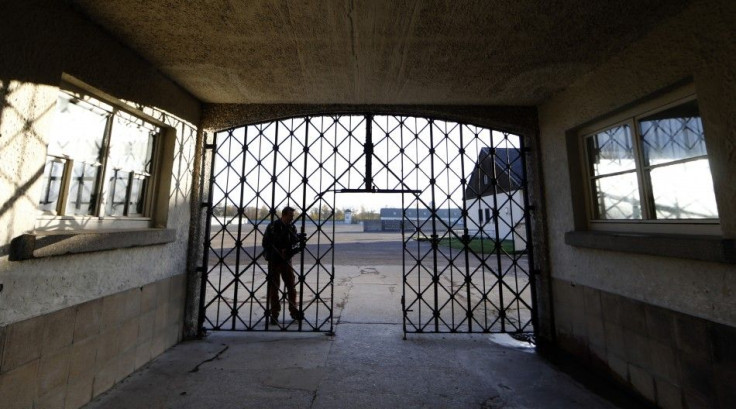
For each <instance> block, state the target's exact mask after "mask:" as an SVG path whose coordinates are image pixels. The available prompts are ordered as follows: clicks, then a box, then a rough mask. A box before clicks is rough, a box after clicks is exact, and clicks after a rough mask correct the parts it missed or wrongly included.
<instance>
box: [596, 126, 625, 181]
mask: <svg viewBox="0 0 736 409" xmlns="http://www.w3.org/2000/svg"><path fill="white" fill-rule="evenodd" d="M586 144H587V145H588V146H587V148H588V166H589V169H590V174H591V175H593V176H602V175H610V174H611V173H617V172H624V171H628V170H633V169H634V168H635V166H636V163H635V161H634V145H633V142H632V139H631V129H630V127H629V126H628V125H621V126H617V127H615V128H611V129H607V130H605V131H603V132H599V133H597V134H595V135H591V136H589V137H588V138H586Z"/></svg>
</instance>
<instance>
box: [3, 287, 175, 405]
mask: <svg viewBox="0 0 736 409" xmlns="http://www.w3.org/2000/svg"><path fill="white" fill-rule="evenodd" d="M185 280H186V276H185V275H179V276H175V277H172V278H168V279H164V280H161V281H158V282H155V283H151V284H148V285H146V286H144V287H140V288H134V289H131V290H128V291H124V292H121V293H117V294H113V295H110V296H107V297H103V298H100V299H97V300H93V301H89V302H86V303H83V304H80V305H77V306H74V307H69V308H65V309H63V310H60V311H57V312H54V313H51V314H47V315H43V316H40V317H36V318H31V319H28V320H25V321H21V322H16V323H13V324H10V325H8V326H5V327H1V328H0V402H2V405H0V406H2V407H3V408H8V409H10V408H44V409H50V408H69V409H76V408H79V407H81V406H82V405H84V404H86V403H87V402H89V401H90V400H91V399H92V398H94V397H95V396H97V395H99V394H101V393H103V392H105V391H106V390H108V389H109V388H110V387H111V386H112V385H114V384H115V383H117V382H119V381H121V380H122V379H124V378H125V377H126V376H128V375H130V374H131V373H132V372H133V371H135V370H136V369H138V368H140V367H141V366H143V365H145V364H146V363H148V362H149V361H151V360H152V359H153V358H155V357H157V356H158V355H159V354H161V353H162V352H163V351H165V350H166V349H167V348H169V347H171V346H173V345H175V344H176V343H178V342H179V341H180V340H181V337H182V325H183V324H182V323H183V317H184V301H185V300H184V297H185V284H186V283H185Z"/></svg>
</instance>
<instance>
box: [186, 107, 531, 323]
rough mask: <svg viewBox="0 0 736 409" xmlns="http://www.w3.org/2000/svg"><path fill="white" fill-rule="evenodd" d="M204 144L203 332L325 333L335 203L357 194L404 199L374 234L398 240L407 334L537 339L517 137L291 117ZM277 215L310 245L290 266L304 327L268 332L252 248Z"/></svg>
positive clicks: (438, 123) (432, 125)
mask: <svg viewBox="0 0 736 409" xmlns="http://www.w3.org/2000/svg"><path fill="white" fill-rule="evenodd" d="M211 138H213V139H212V140H211V143H209V144H208V145H207V148H208V150H210V152H209V153H207V154H208V155H211V158H212V160H211V161H210V166H211V172H210V175H211V178H210V181H209V183H210V185H209V199H208V203H207V204H208V217H207V227H206V233H205V235H206V236H205V244H204V245H205V249H204V266H205V275H206V277H205V279H203V281H202V284H203V285H202V293H201V311H200V321H201V327H203V328H205V329H209V330H236V331H238V330H242V331H253V330H280V331H283V330H287V331H290V330H295V331H324V332H332V331H333V329H334V328H333V319H332V318H333V309H334V302H333V281H334V277H335V264H334V256H335V251H334V250H335V247H334V237H335V236H334V235H335V223H336V215H337V214H338V213H340V212H341V211H342V209H336V206H335V203H336V202H335V200H336V199H335V198H336V196H337V195H340V194H345V193H359V192H360V193H373V194H376V195H379V194H382V193H394V194H398V195H400V198H401V199H400V205H398V206H396V207H395V208H394V209H383V210H382V211H381V220H380V221H375V222H373V224H374V228H376V229H383V230H391V229H393V230H396V231H397V234H400V235H401V237H402V242H403V296H402V305H401V307H399V306H397V308H402V310H403V325H404V332H405V333H407V332H411V333H421V332H506V333H530V332H533V328H534V322H535V313H534V307H533V306H534V299H535V297H534V284H533V280H530V276H531V271H533V268H532V265H531V264H532V257H531V251H532V249H531V245H530V243H531V240H528V238H530V237H531V235H530V223H529V220H528V219H529V207H528V205H527V203H528V199H527V178H526V171H525V170H526V166H525V155H524V153H525V149H524V146H523V138H521V137H519V136H518V135H514V134H509V133H505V132H499V131H495V130H491V129H487V128H481V127H477V126H473V125H466V124H459V123H454V122H448V121H444V120H434V119H425V118H418V117H406V116H390V115H381V116H378V115H376V116H374V115H344V116H309V117H300V118H291V119H285V120H279V121H273V122H267V123H259V124H254V125H248V126H243V127H238V128H232V129H228V130H224V131H220V132H217V133H215V134H214V135H213V136H212V137H211ZM394 197H396V195H394ZM287 205H289V206H291V207H294V208H296V209H297V215H298V216H297V219H296V228H297V230H298V231H299V232H301V233H305V234H306V235H307V237H308V240H307V247H306V250H305V251H304V252H303V253H301V255H298V256H296V257H295V258H294V263H293V266H294V270H295V273H296V275H297V278H298V283H297V289H298V292H299V299H298V305H299V309H300V310H301V311H303V312H304V317H305V319H304V320H303V321H294V322H290V323H279V324H278V325H270V324H269V322H268V319H267V318H266V311H267V310H268V306H267V303H268V301H267V296H266V271H267V266H266V261H265V260H264V258H263V254H262V248H261V238H262V235H263V232H264V231H265V228H266V226H267V224H268V223H269V222H270V221H271V220H272V219H274V218H275V217H277V214H278V212H279V211H280V210H281V209H282V208H283V207H285V206H287ZM353 216H354V217H355V215H353ZM398 231H400V233H398ZM377 262H378V261H377ZM281 302H282V303H283V302H285V301H284V297H282V301H281ZM284 310H286V308H282V311H284Z"/></svg>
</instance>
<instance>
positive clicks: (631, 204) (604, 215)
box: [594, 172, 641, 220]
mask: <svg viewBox="0 0 736 409" xmlns="http://www.w3.org/2000/svg"><path fill="white" fill-rule="evenodd" d="M594 184H595V192H596V198H595V200H596V218H597V219H602V220H620V219H641V201H640V199H639V187H638V183H637V180H636V173H634V172H631V173H625V174H623V175H616V176H608V177H603V178H600V179H596V180H594Z"/></svg>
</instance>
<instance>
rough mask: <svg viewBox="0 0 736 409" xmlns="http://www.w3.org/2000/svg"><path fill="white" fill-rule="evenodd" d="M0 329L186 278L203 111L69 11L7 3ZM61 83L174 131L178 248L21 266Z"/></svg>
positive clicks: (1, 87) (0, 84) (1, 109)
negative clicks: (20, 251) (16, 257)
mask: <svg viewBox="0 0 736 409" xmlns="http://www.w3.org/2000/svg"><path fill="white" fill-rule="evenodd" d="M0 15H2V16H4V21H3V24H2V25H0V36H1V37H2V38H3V41H2V42H0V55H3V56H4V57H3V58H2V59H0V158H2V160H0V285H2V291H0V327H1V326H3V325H8V324H11V323H14V322H18V321H21V320H25V319H29V318H32V317H36V316H40V315H43V314H47V313H50V312H53V311H57V310H60V309H62V308H66V307H70V306H73V305H77V304H80V303H82V302H86V301H90V300H94V299H97V298H100V297H103V296H107V295H110V294H114V293H119V292H121V291H124V290H128V289H131V288H135V287H142V286H144V285H146V284H148V283H151V282H155V281H159V280H162V279H164V278H167V277H173V276H176V275H181V274H184V273H185V272H186V263H187V259H186V257H187V246H188V238H189V224H190V213H191V212H190V198H191V192H192V189H193V185H194V183H195V181H194V180H193V178H192V172H193V168H194V162H195V156H196V155H195V150H196V145H197V140H198V134H197V132H198V131H197V126H198V123H199V115H200V103H199V101H197V100H196V99H195V98H193V97H192V96H191V95H189V94H188V93H187V92H185V91H183V90H182V89H181V88H180V87H179V86H177V85H176V84H174V83H173V82H171V81H170V80H168V79H167V78H165V77H164V76H163V75H161V74H160V73H159V72H158V71H157V70H155V69H154V68H153V67H152V66H151V65H150V64H149V63H148V62H146V61H144V60H143V59H141V58H140V57H139V56H137V55H136V54H134V53H133V52H132V51H131V50H130V49H128V48H127V47H125V46H123V45H122V44H120V43H119V42H117V41H116V40H115V39H114V38H112V37H110V36H109V35H108V34H107V33H105V32H103V31H102V30H101V29H100V28H99V27H98V26H96V25H94V24H92V23H90V22H88V21H87V20H86V19H85V18H84V17H83V16H82V15H80V14H79V13H77V12H76V11H75V10H73V9H72V8H70V6H68V4H67V2H56V1H45V0H30V1H23V2H2V4H0ZM62 74H67V75H71V76H73V77H74V78H76V79H78V80H80V81H82V82H84V83H86V84H88V85H90V86H92V87H94V88H97V89H99V90H101V91H103V92H105V93H107V94H109V95H111V96H113V97H115V98H118V99H121V100H125V101H128V102H129V103H130V104H131V105H133V106H136V107H138V108H141V109H142V110H143V111H144V112H146V113H147V114H149V115H151V116H153V117H155V118H157V119H159V120H160V121H162V122H164V123H166V124H167V125H169V126H170V127H172V128H174V129H175V131H176V144H175V148H174V153H173V157H174V163H173V175H172V179H171V188H170V191H169V195H168V220H167V226H166V227H167V228H169V229H174V230H175V231H176V239H175V241H174V242H173V243H169V244H163V245H155V246H150V247H141V248H134V249H120V250H111V251H103V252H96V253H86V254H79V255H66V256H58V257H49V258H43V259H35V260H27V261H22V262H13V261H9V260H8V250H9V243H10V241H11V239H12V238H13V237H16V236H18V235H20V234H23V233H26V232H29V231H30V230H32V229H33V226H34V221H35V217H36V212H37V210H36V208H37V201H38V198H39V195H40V190H41V184H40V179H41V174H42V172H43V167H44V161H45V155H46V144H47V140H48V137H49V134H50V127H51V123H52V121H51V118H52V117H53V112H54V104H55V102H56V96H57V91H58V85H59V84H60V82H61V79H62Z"/></svg>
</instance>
